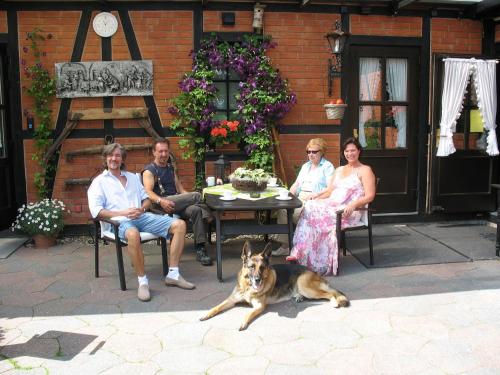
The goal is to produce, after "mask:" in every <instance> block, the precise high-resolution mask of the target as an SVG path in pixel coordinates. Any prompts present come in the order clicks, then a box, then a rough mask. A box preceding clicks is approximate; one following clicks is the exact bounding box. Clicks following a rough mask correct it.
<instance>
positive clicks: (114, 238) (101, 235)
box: [93, 218, 168, 290]
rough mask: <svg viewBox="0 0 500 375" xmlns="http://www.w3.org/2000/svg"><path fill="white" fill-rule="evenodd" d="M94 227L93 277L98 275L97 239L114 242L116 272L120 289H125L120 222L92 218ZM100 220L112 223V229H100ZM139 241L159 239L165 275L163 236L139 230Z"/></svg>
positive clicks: (165, 243)
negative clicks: (119, 231)
mask: <svg viewBox="0 0 500 375" xmlns="http://www.w3.org/2000/svg"><path fill="white" fill-rule="evenodd" d="M93 222H94V227H95V241H94V264H95V277H99V240H102V241H103V242H104V241H107V242H114V243H115V247H116V259H117V261H118V274H119V277H120V288H121V290H126V289H127V285H126V283H125V271H124V268H123V253H122V248H123V247H126V246H127V243H126V242H124V241H121V240H120V238H119V237H118V227H119V226H120V222H118V221H115V220H110V219H102V218H96V219H93ZM102 222H105V223H108V224H111V225H112V231H107V230H104V231H103V230H102V227H101V224H102ZM140 234H141V243H145V242H149V241H158V240H159V241H160V245H161V258H162V265H163V277H165V276H167V273H168V253H167V241H166V240H165V238H164V237H158V236H156V235H154V234H151V233H147V232H141V233H140Z"/></svg>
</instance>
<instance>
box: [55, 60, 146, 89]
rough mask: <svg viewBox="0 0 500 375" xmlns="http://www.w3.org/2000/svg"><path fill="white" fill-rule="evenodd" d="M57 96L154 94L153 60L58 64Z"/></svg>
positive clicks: (56, 67) (56, 65)
mask: <svg viewBox="0 0 500 375" xmlns="http://www.w3.org/2000/svg"><path fill="white" fill-rule="evenodd" d="M55 70H56V85H57V88H56V96H57V97H58V98H81V97H99V96H147V95H153V62H152V61H151V60H139V61H93V62H65V63H56V64H55Z"/></svg>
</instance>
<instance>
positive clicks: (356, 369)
mask: <svg viewBox="0 0 500 375" xmlns="http://www.w3.org/2000/svg"><path fill="white" fill-rule="evenodd" d="M373 357H374V354H373V353H372V352H371V350H369V349H366V348H346V349H333V350H330V351H329V352H328V353H327V354H325V355H324V356H322V357H321V358H320V359H319V360H318V362H317V364H316V366H317V367H318V368H319V369H321V370H322V371H323V374H353V375H354V374H363V375H372V374H376V372H375V370H374V369H373Z"/></svg>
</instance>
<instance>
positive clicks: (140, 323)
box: [110, 313, 178, 335]
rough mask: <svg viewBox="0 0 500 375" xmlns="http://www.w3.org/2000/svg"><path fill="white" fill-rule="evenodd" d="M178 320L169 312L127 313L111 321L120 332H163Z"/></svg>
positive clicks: (144, 333)
mask: <svg viewBox="0 0 500 375" xmlns="http://www.w3.org/2000/svg"><path fill="white" fill-rule="evenodd" d="M177 323H178V321H177V320H176V319H174V318H172V317H171V316H169V315H168V314H167V313H147V314H146V313H139V314H126V315H123V316H121V317H120V318H118V319H115V320H113V321H112V322H110V325H111V326H113V327H116V328H117V330H119V331H120V332H125V333H137V334H143V335H146V334H154V333H157V332H162V331H164V330H165V327H170V326H172V325H174V324H177Z"/></svg>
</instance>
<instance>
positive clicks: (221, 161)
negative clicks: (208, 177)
mask: <svg viewBox="0 0 500 375" xmlns="http://www.w3.org/2000/svg"><path fill="white" fill-rule="evenodd" d="M214 166H215V178H216V179H219V178H220V179H221V180H222V181H223V182H224V183H226V182H229V175H230V174H231V162H230V161H229V160H227V159H226V158H225V157H224V154H221V155H220V156H219V158H218V159H217V160H216V161H215V162H214Z"/></svg>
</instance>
